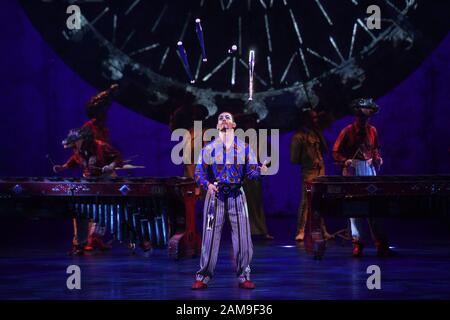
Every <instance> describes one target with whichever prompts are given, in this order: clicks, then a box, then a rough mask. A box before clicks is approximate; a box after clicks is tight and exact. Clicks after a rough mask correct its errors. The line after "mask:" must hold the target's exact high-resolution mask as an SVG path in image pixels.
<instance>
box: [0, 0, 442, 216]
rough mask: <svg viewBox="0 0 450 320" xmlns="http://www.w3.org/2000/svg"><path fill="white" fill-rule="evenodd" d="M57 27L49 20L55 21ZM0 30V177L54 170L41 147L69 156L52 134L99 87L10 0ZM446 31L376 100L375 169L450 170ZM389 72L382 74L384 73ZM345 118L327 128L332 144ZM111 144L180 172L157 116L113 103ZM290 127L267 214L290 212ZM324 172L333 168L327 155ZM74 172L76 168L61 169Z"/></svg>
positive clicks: (77, 120)
mask: <svg viewBox="0 0 450 320" xmlns="http://www.w3.org/2000/svg"><path fill="white" fill-rule="evenodd" d="M55 27H56V26H55ZM0 30H1V31H0V32H1V33H2V40H3V46H2V48H1V50H0V70H1V73H2V77H0V93H1V95H2V99H1V100H0V101H1V102H0V103H1V104H0V137H1V138H0V176H49V175H53V173H52V171H51V165H50V163H49V161H48V160H47V159H46V157H45V155H46V154H50V155H51V157H52V158H53V160H54V161H55V162H58V163H62V162H64V161H65V160H66V159H67V158H68V157H69V155H70V154H69V152H68V151H67V150H63V149H62V147H61V144H60V141H61V140H62V139H63V138H64V137H65V136H66V134H67V132H68V130H69V129H71V128H75V127H79V126H81V124H82V123H83V122H84V121H85V120H86V116H85V113H84V105H85V103H86V101H87V100H88V99H89V98H90V97H91V96H92V95H94V94H95V93H96V92H97V91H98V89H103V88H94V87H92V86H90V85H88V84H87V83H86V82H85V81H84V80H83V79H81V78H80V77H79V76H78V75H77V74H76V73H75V72H74V71H72V70H71V69H70V68H69V67H68V66H66V65H65V64H64V63H63V62H62V60H61V59H60V58H59V57H58V56H57V55H56V54H55V53H54V52H53V51H52V49H51V48H50V47H49V46H48V45H47V44H46V43H45V42H44V41H43V39H42V38H41V36H40V34H39V33H38V32H37V31H36V30H35V29H34V28H33V26H32V25H31V23H30V22H29V20H28V18H27V17H26V15H25V14H24V12H23V10H22V9H21V7H20V5H19V4H18V3H17V2H16V1H15V0H6V1H3V2H2V10H1V11H0ZM449 52H450V35H448V36H447V37H446V38H445V39H444V40H443V42H442V43H441V44H440V45H439V46H438V47H437V48H436V50H435V51H434V52H433V53H432V54H431V55H430V56H429V57H428V58H427V59H426V60H425V61H424V62H423V63H422V64H421V66H420V67H419V68H418V69H417V70H416V71H415V72H413V73H412V74H411V75H410V76H409V77H408V78H407V79H405V80H404V81H403V82H402V83H401V84H400V85H398V86H397V87H396V88H394V89H393V90H392V91H391V92H389V93H388V94H386V95H385V96H383V97H381V98H379V99H378V100H377V102H378V103H379V104H380V106H381V112H380V113H379V114H378V115H376V116H375V117H374V118H373V120H372V123H373V124H374V125H375V126H376V127H377V128H378V132H379V135H380V140H381V143H382V152H383V157H384V162H385V165H384V166H383V167H382V170H381V172H380V174H391V175H394V174H450V152H449V149H450V141H449V137H450V121H449V120H450V93H449V90H448V83H449V81H450V54H449ZM386 77H389V75H386ZM350 121H351V118H349V117H348V118H343V119H340V120H338V121H336V122H335V123H334V124H333V126H332V127H331V128H329V129H328V130H327V131H326V138H327V140H328V142H329V147H330V149H331V147H332V144H333V142H334V140H335V139H336V137H337V135H338V133H339V131H340V130H341V129H342V128H343V127H344V126H345V125H347V124H348V123H350ZM108 124H109V128H110V133H111V140H112V143H113V145H115V146H116V147H117V148H118V149H120V150H121V151H122V153H123V154H124V156H125V158H127V157H130V156H133V155H136V154H138V155H139V157H137V158H136V159H135V160H134V163H135V164H139V165H145V166H146V167H147V168H146V169H145V170H142V171H136V173H135V174H136V175H141V176H144V175H146V176H174V175H181V174H182V172H183V169H182V167H181V166H175V165H173V164H172V162H171V160H170V151H171V148H172V146H173V145H174V142H171V141H170V135H171V134H170V130H169V128H168V127H167V126H166V125H163V124H160V123H157V122H155V121H152V120H150V119H147V118H144V117H142V116H140V115H138V114H136V113H133V112H132V111H129V110H128V109H126V108H124V107H122V106H121V105H119V104H113V106H112V108H111V110H110V113H109V120H108ZM292 134H293V133H285V134H282V135H281V137H280V170H279V173H278V174H277V175H276V176H271V177H266V178H265V179H264V182H263V184H264V193H265V208H266V211H267V213H268V214H272V215H277V214H278V215H279V214H293V215H294V214H296V212H297V206H298V202H299V200H300V199H299V198H300V169H299V168H298V167H297V166H294V165H291V164H290V163H289V144H290V139H291V137H292ZM327 171H328V172H327V173H328V174H338V173H339V172H338V171H339V170H338V168H337V167H336V166H334V165H333V164H332V161H331V156H330V154H329V153H328V155H327ZM68 174H70V175H78V174H79V172H78V171H76V170H75V171H73V172H70V173H68Z"/></svg>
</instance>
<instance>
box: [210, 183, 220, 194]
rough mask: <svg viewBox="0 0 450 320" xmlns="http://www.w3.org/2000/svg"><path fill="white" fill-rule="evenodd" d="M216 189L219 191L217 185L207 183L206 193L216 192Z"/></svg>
mask: <svg viewBox="0 0 450 320" xmlns="http://www.w3.org/2000/svg"><path fill="white" fill-rule="evenodd" d="M218 191H219V189H217V187H216V186H215V185H214V184H212V183H210V184H208V193H211V194H212V193H216V192H218Z"/></svg>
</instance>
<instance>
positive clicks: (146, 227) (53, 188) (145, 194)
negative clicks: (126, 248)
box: [0, 177, 200, 259]
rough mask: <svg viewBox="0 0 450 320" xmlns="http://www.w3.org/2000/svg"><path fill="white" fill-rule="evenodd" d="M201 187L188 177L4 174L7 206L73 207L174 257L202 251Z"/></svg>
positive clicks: (0, 187) (51, 210) (119, 235)
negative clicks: (198, 213)
mask: <svg viewBox="0 0 450 320" xmlns="http://www.w3.org/2000/svg"><path fill="white" fill-rule="evenodd" d="M195 188H196V185H195V183H194V181H193V180H192V179H189V178H184V177H169V178H153V177H133V178H128V177H127V178H124V177H116V178H61V177H23V178H19V177H9V178H0V202H1V203H2V205H1V207H2V209H3V211H4V212H17V211H27V212H34V213H35V211H36V210H34V209H36V208H37V207H40V208H43V207H44V208H45V209H46V210H44V211H42V210H41V213H42V212H45V214H46V215H48V214H50V215H56V214H60V213H61V212H67V213H70V214H71V215H75V216H78V217H80V218H86V219H92V220H94V221H95V222H97V223H99V224H100V226H103V227H106V228H107V229H109V230H110V232H111V233H112V234H113V236H114V238H115V239H117V240H119V241H124V240H130V241H131V242H132V243H136V242H140V241H144V240H147V241H150V242H151V243H152V244H153V245H154V246H156V247H166V246H167V247H168V251H169V256H170V257H172V258H174V259H179V258H182V257H192V256H195V255H197V254H198V253H199V250H200V237H199V235H198V234H197V232H196V229H195V201H196V196H195Z"/></svg>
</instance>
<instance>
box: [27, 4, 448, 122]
mask: <svg viewBox="0 0 450 320" xmlns="http://www.w3.org/2000/svg"><path fill="white" fill-rule="evenodd" d="M21 3H22V5H23V7H24V9H25V10H26V12H27V14H28V16H29V17H30V19H31V21H32V22H33V24H34V26H35V27H36V28H37V29H38V30H39V31H40V32H41V34H42V35H43V37H44V38H45V39H46V41H47V42H48V43H49V44H50V45H51V46H52V47H53V48H54V49H55V50H56V51H57V52H58V54H59V55H60V56H61V57H62V59H63V60H64V61H65V62H66V63H67V64H68V65H70V66H71V67H72V68H73V69H74V70H76V72H78V73H79V74H80V75H81V76H82V77H83V78H84V79H86V80H87V81H88V82H90V83H91V84H93V85H94V86H96V87H98V88H104V87H106V86H108V85H109V84H110V83H112V82H121V83H122V84H123V87H124V88H125V90H123V92H122V94H121V95H120V96H119V101H120V102H121V103H122V104H123V105H124V106H126V107H128V108H130V109H132V110H135V111H136V112H139V113H141V114H143V115H145V116H147V117H149V118H152V119H155V120H157V121H161V122H164V123H167V122H168V121H169V118H170V114H171V113H172V112H173V111H174V110H175V109H176V108H178V107H179V106H180V105H189V104H194V103H196V104H201V105H203V106H204V107H205V108H206V109H207V110H208V115H209V117H211V116H213V115H214V114H216V113H217V112H219V111H221V110H228V111H232V112H236V113H256V114H257V116H258V121H259V125H260V126H261V127H267V128H280V129H282V130H291V129H294V128H295V127H296V117H297V115H298V113H299V110H301V109H303V108H308V107H311V106H312V107H317V106H318V105H320V107H321V108H324V109H326V110H328V111H330V112H331V113H332V114H333V115H334V116H335V117H340V116H342V115H345V114H347V113H348V112H349V110H348V108H347V105H348V102H349V101H350V100H351V99H353V98H355V97H360V96H371V97H375V98H376V97H379V96H380V95H382V94H384V93H385V92H387V91H388V90H390V89H392V88H393V87H394V86H395V85H396V84H398V83H399V82H400V81H401V80H402V79H404V78H405V77H406V76H407V75H408V74H409V73H410V72H411V71H413V70H414V69H415V68H416V67H417V66H418V64H419V63H420V62H421V61H422V60H423V59H424V58H425V57H426V56H427V55H428V54H429V53H430V52H431V51H432V49H433V48H434V47H435V46H436V45H437V44H438V43H439V42H440V40H441V39H442V38H443V36H444V35H446V34H447V32H448V26H449V25H448V20H449V19H448V12H449V6H448V5H447V4H446V3H445V1H425V0H406V1H405V0H370V1H366V0H340V1H326V0H305V1H294V0H245V1H244V0H217V1H216V0H214V1H212V0H195V1H185V0H171V1H162V0H161V1H141V0H124V1H106V0H105V1H58V2H56V1H25V0H23V1H21ZM72 4H75V5H78V7H79V8H80V13H81V15H80V19H81V20H80V29H74V30H71V29H69V28H68V26H67V21H68V19H69V18H70V17H71V14H70V13H67V8H68V7H69V5H72ZM371 5H376V6H377V7H378V8H379V9H380V15H381V20H380V22H381V28H380V29H376V28H375V29H371V28H370V27H371V26H370V25H369V23H368V18H370V16H371V15H372V13H373V12H372V11H370V10H369V13H368V7H369V6H371ZM196 19H200V20H201V26H202V30H203V36H204V43H205V49H206V56H207V62H204V61H202V55H201V47H200V44H199V40H198V37H197V33H196V22H195V20H196ZM430 20H432V21H430ZM179 41H182V42H183V46H184V48H185V50H186V53H187V58H188V62H189V65H190V69H191V74H192V78H193V79H194V80H195V83H191V82H190V81H189V80H190V79H189V77H188V75H187V73H186V71H185V68H184V67H183V64H182V59H180V54H179V52H178V50H177V43H178V42H179ZM232 46H236V47H235V48H236V50H231V48H232ZM250 50H254V51H255V79H254V99H253V100H252V101H251V102H249V101H248V97H249V92H248V87H249V72H248V67H249V65H248V62H249V61H248V56H249V51H250Z"/></svg>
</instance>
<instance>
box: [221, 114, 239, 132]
mask: <svg viewBox="0 0 450 320" xmlns="http://www.w3.org/2000/svg"><path fill="white" fill-rule="evenodd" d="M235 127H236V123H234V120H233V116H232V115H231V113H228V112H223V113H221V114H220V115H219V118H218V119H217V129H218V130H219V131H226V130H227V129H234V128H235Z"/></svg>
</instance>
